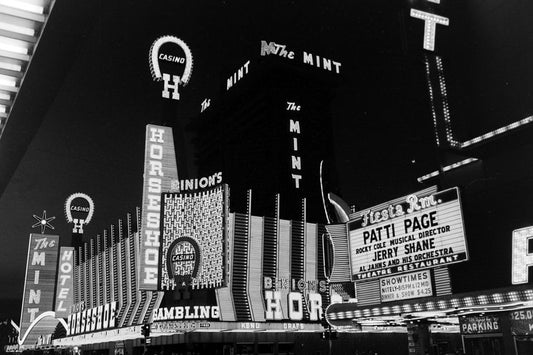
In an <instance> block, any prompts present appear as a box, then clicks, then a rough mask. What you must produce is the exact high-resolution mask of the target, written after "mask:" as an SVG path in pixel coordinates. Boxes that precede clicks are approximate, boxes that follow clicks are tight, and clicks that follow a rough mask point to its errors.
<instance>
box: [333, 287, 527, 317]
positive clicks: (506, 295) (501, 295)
mask: <svg viewBox="0 0 533 355" xmlns="http://www.w3.org/2000/svg"><path fill="white" fill-rule="evenodd" d="M503 303H505V304H503ZM532 303H533V290H519V291H508V292H496V293H484V294H481V295H477V296H465V297H453V298H450V299H445V300H439V301H438V302H435V301H427V302H417V303H414V304H410V303H407V304H403V305H397V306H394V307H393V309H394V311H395V313H397V314H400V313H401V314H404V315H405V314H409V313H417V312H437V311H441V312H444V313H453V314H460V315H463V314H471V313H479V312H482V311H486V310H487V308H488V307H487V305H489V304H493V305H492V306H491V310H490V311H493V312H494V311H504V310H509V309H512V308H516V307H520V308H524V307H531V304H532ZM331 306H335V305H334V304H332V305H331ZM331 306H330V307H331ZM492 307H497V309H492ZM385 309H389V308H388V307H373V308H364V309H355V310H348V311H339V312H331V313H327V312H326V316H327V319H328V320H344V319H354V318H363V317H379V316H383V315H387V314H388V313H385ZM415 315H416V314H415Z"/></svg>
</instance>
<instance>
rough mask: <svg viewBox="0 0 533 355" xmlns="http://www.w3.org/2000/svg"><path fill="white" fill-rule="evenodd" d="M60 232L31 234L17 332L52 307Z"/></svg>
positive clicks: (24, 329) (24, 332) (21, 332)
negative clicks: (58, 234) (57, 233)
mask: <svg viewBox="0 0 533 355" xmlns="http://www.w3.org/2000/svg"><path fill="white" fill-rule="evenodd" d="M58 246H59V236H57V235H46V234H30V243H29V246H28V261H27V264H26V277H25V279H24V296H23V298H22V312H21V315H20V334H21V337H22V336H23V335H24V334H26V331H27V330H28V328H29V326H30V325H31V324H32V323H33V322H34V321H35V320H36V319H37V317H38V316H39V315H41V314H43V313H44V312H47V311H51V310H53V308H54V288H55V283H56V271H57V256H58V250H59V247H58Z"/></svg>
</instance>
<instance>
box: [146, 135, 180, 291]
mask: <svg viewBox="0 0 533 355" xmlns="http://www.w3.org/2000/svg"><path fill="white" fill-rule="evenodd" d="M144 159H145V160H144V184H143V185H144V186H143V204H142V220H141V232H140V235H139V241H140V243H139V249H140V250H139V251H140V257H139V260H140V262H139V263H140V269H139V276H138V277H139V289H141V290H157V283H158V278H159V248H160V229H159V228H160V226H161V193H162V192H167V191H170V189H171V183H172V181H173V180H177V179H178V168H177V166H176V153H175V152H174V138H173V135H172V128H170V127H164V126H155V125H147V126H146V147H145V155H144Z"/></svg>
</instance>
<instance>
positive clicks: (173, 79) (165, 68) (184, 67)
mask: <svg viewBox="0 0 533 355" xmlns="http://www.w3.org/2000/svg"><path fill="white" fill-rule="evenodd" d="M149 62H150V72H151V74H152V79H153V80H154V81H163V91H162V93H161V96H162V97H164V98H166V99H169V98H170V91H172V99H173V100H179V99H180V94H179V92H178V88H179V86H185V85H187V83H188V82H189V79H190V78H191V73H192V66H193V59H192V54H191V50H190V48H189V46H188V45H187V44H186V43H185V42H183V41H182V40H181V39H179V38H178V37H175V36H162V37H160V38H158V39H157V40H155V41H154V43H152V46H151V47H150V55H149Z"/></svg>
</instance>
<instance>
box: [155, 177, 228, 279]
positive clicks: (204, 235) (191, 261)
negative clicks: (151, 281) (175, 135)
mask: <svg viewBox="0 0 533 355" xmlns="http://www.w3.org/2000/svg"><path fill="white" fill-rule="evenodd" d="M226 209H227V202H226V187H225V186H224V185H220V186H218V187H214V188H211V189H207V190H203V191H199V192H194V193H165V194H163V213H162V216H163V217H162V218H163V225H162V241H161V266H162V267H161V281H160V288H161V289H174V288H175V287H176V286H179V287H183V286H189V285H190V286H192V288H193V289H206V288H216V287H222V286H223V285H224V281H225V277H224V275H225V271H224V270H225V263H226V258H225V246H224V243H225V216H226Z"/></svg>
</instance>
